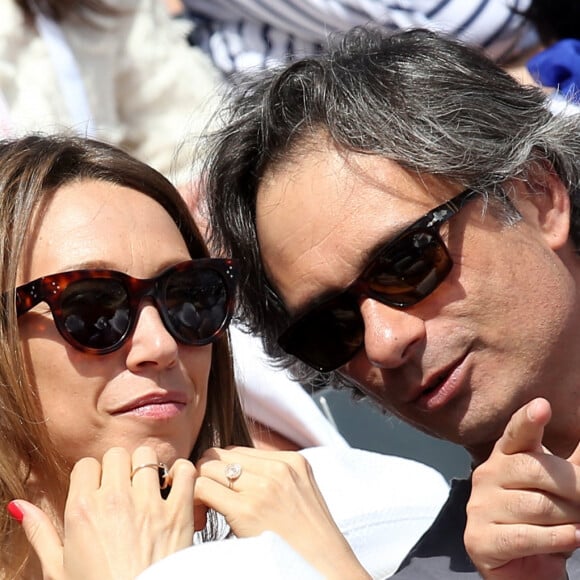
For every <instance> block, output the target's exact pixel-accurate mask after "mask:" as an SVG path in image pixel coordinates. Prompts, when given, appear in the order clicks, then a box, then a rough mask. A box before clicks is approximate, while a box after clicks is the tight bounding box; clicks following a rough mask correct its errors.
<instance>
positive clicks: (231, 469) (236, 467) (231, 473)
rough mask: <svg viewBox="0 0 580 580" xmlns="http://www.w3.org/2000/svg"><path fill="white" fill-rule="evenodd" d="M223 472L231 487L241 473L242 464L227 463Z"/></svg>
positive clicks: (231, 487)
mask: <svg viewBox="0 0 580 580" xmlns="http://www.w3.org/2000/svg"><path fill="white" fill-rule="evenodd" d="M224 473H225V475H226V479H227V480H228V487H229V488H230V489H233V484H234V481H236V479H238V478H239V477H240V475H242V466H241V465H240V464H239V463H228V464H227V465H226V467H225V469H224Z"/></svg>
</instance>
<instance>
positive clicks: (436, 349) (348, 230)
mask: <svg viewBox="0 0 580 580" xmlns="http://www.w3.org/2000/svg"><path fill="white" fill-rule="evenodd" d="M518 187H519V189H521V190H522V193H525V191H524V188H523V186H518ZM459 191H460V188H459V187H457V186H454V185H450V184H449V183H445V182H443V181H442V180H438V179H435V178H433V177H432V176H425V175H423V176H421V175H418V174H416V173H413V172H411V171H408V170H405V169H403V168H402V167H401V166H399V165H397V164H396V163H394V162H392V161H389V160H387V159H382V158H379V157H376V156H372V155H361V154H355V153H349V154H348V155H345V154H344V153H340V152H339V151H337V150H336V149H335V148H334V147H332V146H331V145H329V144H328V142H325V141H324V140H323V139H321V142H320V144H319V145H318V146H316V148H309V149H308V148H307V149H306V150H305V152H304V153H302V154H301V155H300V156H298V157H295V158H293V160H292V161H290V162H288V163H286V164H283V165H279V166H276V167H275V168H274V169H272V170H270V171H269V172H267V173H266V175H265V178H264V180H263V182H262V183H261V185H260V189H259V191H258V197H257V230H258V239H259V244H260V249H261V252H262V258H263V261H264V264H265V267H266V271H267V273H268V276H269V277H270V280H271V282H272V283H273V284H274V286H275V288H276V289H277V291H278V293H279V295H280V297H281V298H282V299H283V300H284V302H285V304H286V305H287V307H288V309H289V311H290V312H291V313H292V314H293V315H298V314H301V313H302V312H304V311H305V310H307V309H308V306H309V305H310V304H312V303H313V301H315V300H316V299H317V298H318V297H320V296H321V295H322V294H326V293H328V292H329V291H330V292H332V291H337V290H340V289H342V288H344V287H346V286H347V285H348V284H349V283H351V282H352V281H353V280H355V279H356V278H357V277H358V276H359V274H360V273H361V271H362V270H363V269H364V267H365V266H366V265H367V264H368V261H369V252H370V250H371V249H373V248H376V247H377V245H379V244H380V243H386V242H388V241H389V240H390V239H392V238H393V237H394V236H395V235H396V234H397V233H399V232H400V231H402V230H403V229H404V228H405V227H406V226H408V225H410V224H411V223H412V222H414V221H416V220H417V219H418V218H420V217H421V216H422V215H423V214H425V213H426V212H428V211H429V210H431V209H433V208H434V207H436V206H437V205H439V204H441V203H443V202H445V201H447V200H448V199H450V198H452V197H453V196H454V195H456V194H457V193H458V192H459ZM537 199H539V198H529V197H526V198H525V199H524V196H523V195H518V196H517V207H518V209H519V210H520V211H521V212H522V214H523V220H522V221H520V222H519V223H518V224H516V225H515V226H511V227H508V226H505V225H502V224H501V223H500V221H498V219H497V218H496V217H494V215H492V214H490V213H487V214H486V213H484V212H483V202H482V200H481V199H476V200H474V201H471V202H470V203H469V204H467V205H466V206H465V207H464V208H463V209H461V211H460V212H459V213H458V214H457V215H456V216H455V217H453V218H452V219H451V220H450V221H449V222H448V223H447V224H445V225H444V226H443V227H442V228H441V236H442V238H443V239H444V241H445V243H446V245H447V247H448V250H449V253H450V255H451V258H452V260H453V263H454V265H453V268H452V270H451V272H450V274H449V275H448V276H447V278H446V279H445V280H444V281H443V282H442V283H441V285H440V286H439V287H438V288H436V290H435V291H434V292H433V293H432V294H430V295H429V296H428V297H427V298H425V299H424V300H422V301H421V302H419V303H418V304H416V305H415V306H412V307H410V308H407V309H404V310H401V309H397V308H393V307H389V306H386V305H384V304H382V303H380V302H377V301H376V300H373V299H370V298H368V297H365V296H361V297H360V299H359V307H360V311H361V313H362V317H363V319H364V325H365V334H364V347H363V348H361V349H360V350H359V351H358V353H357V354H356V355H355V356H354V357H353V358H352V359H351V360H350V361H349V362H348V363H347V364H345V365H344V366H343V367H342V368H341V369H340V372H341V373H343V374H345V375H347V376H348V377H350V378H351V379H352V380H353V382H354V383H355V384H356V385H357V386H358V387H359V388H360V389H361V390H362V391H363V392H364V393H366V394H367V395H369V396H370V397H371V398H373V399H374V400H376V401H377V402H378V403H379V404H380V405H381V406H383V407H384V408H386V409H388V410H390V411H392V412H394V413H395V414H397V415H398V416H400V417H401V418H403V419H404V420H406V421H408V422H410V423H412V424H414V425H416V426H417V427H419V428H421V429H423V430H424V431H427V432H429V433H432V434H434V435H437V436H439V437H442V438H445V439H449V440H452V441H455V442H458V443H461V444H462V445H464V446H466V447H468V448H469V449H470V451H472V453H473V454H474V455H475V456H476V457H477V456H478V455H479V456H484V455H485V453H487V451H488V448H489V445H490V443H491V442H493V441H494V440H495V439H496V438H497V437H498V435H499V434H500V433H501V431H502V429H503V427H504V425H505V423H506V421H507V418H508V417H509V415H510V414H511V413H512V412H513V410H515V409H516V408H517V407H519V406H520V405H521V404H523V403H525V402H526V401H528V400H529V399H530V398H531V397H533V396H538V395H543V396H547V397H548V398H551V396H550V393H551V392H552V391H553V390H554V385H558V387H564V379H563V377H567V376H570V374H573V373H571V372H570V368H569V367H566V366H565V365H570V364H572V363H571V362H570V356H569V352H570V350H569V349H570V347H569V346H567V347H565V346H564V345H566V344H570V341H573V340H574V339H573V338H572V336H573V335H575V333H576V327H577V324H575V323H574V320H575V316H576V315H575V314H574V313H573V311H572V308H573V303H574V300H573V295H574V292H575V287H574V282H573V280H572V277H571V275H570V272H569V270H568V268H567V267H566V266H565V263H564V262H563V261H562V259H561V258H560V255H559V254H560V253H562V252H564V249H562V247H563V246H564V245H565V242H562V241H561V240H562V239H565V238H566V235H565V234H564V235H563V236H562V235H561V234H559V235H555V234H554V232H552V231H551V230H549V229H548V227H549V226H546V224H545V223H544V222H545V221H546V220H545V218H544V214H546V211H545V210H546V208H544V207H543V206H542V204H540V203H539V202H538V201H537ZM533 200H536V201H533ZM566 219H567V218H566ZM560 222H561V220H560V221H559V222H558V223H560ZM577 339H578V337H576V340H577ZM576 344H577V342H576ZM566 348H568V350H566ZM574 358H576V357H574ZM574 364H575V363H574ZM560 392H561V391H560ZM564 392H567V391H564ZM563 399H564V395H562V396H560V395H559V398H558V401H557V402H554V401H553V400H552V404H553V405H555V406H556V407H557V406H558V405H559V404H560V405H561V407H562V409H569V408H570V407H569V405H570V402H569V401H564V400H563ZM574 408H576V407H574ZM575 424H577V423H575Z"/></svg>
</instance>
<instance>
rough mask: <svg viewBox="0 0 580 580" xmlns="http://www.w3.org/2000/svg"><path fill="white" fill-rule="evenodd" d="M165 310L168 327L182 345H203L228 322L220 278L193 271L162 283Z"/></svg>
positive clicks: (209, 271) (176, 274)
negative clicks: (164, 283) (163, 285)
mask: <svg viewBox="0 0 580 580" xmlns="http://www.w3.org/2000/svg"><path fill="white" fill-rule="evenodd" d="M164 294H165V307H166V315H167V318H168V323H169V325H170V326H171V328H172V329H173V331H174V332H175V335H176V337H177V338H178V339H179V340H180V341H182V342H184V343H186V344H196V345H200V344H206V343H208V342H210V341H211V340H212V339H213V338H214V337H215V336H216V335H217V334H218V333H219V331H220V330H221V329H222V328H223V327H224V324H225V322H226V320H227V318H228V291H227V287H226V283H225V281H224V279H223V278H222V275H221V274H220V273H219V272H218V271H216V270H213V269H209V268H204V269H202V268H197V269H192V270H188V271H183V272H174V273H172V274H171V276H169V277H168V279H167V280H166V286H165V292H164Z"/></svg>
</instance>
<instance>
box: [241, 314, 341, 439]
mask: <svg viewBox="0 0 580 580" xmlns="http://www.w3.org/2000/svg"><path fill="white" fill-rule="evenodd" d="M230 339H231V343H232V353H233V358H234V371H235V377H236V385H237V387H238V392H239V395H240V399H241V402H242V408H243V409H244V412H245V413H246V414H247V415H248V416H249V417H251V418H252V419H255V420H256V421H259V422H260V423H262V424H263V425H265V426H266V427H270V428H271V429H273V430H275V431H277V432H278V433H280V434H281V435H284V437H286V438H288V439H290V440H291V441H293V442H294V443H297V444H298V445H299V446H301V447H314V446H319V445H336V446H339V447H348V443H347V442H346V440H345V439H344V437H343V436H342V435H341V434H340V433H339V432H338V430H337V429H336V426H335V425H333V424H332V423H331V422H330V421H329V420H328V419H327V418H326V417H325V416H324V415H323V414H322V412H321V411H320V409H319V408H318V406H317V405H316V403H315V402H314V400H313V399H312V397H311V396H310V395H309V394H308V393H307V392H306V391H305V390H304V389H303V388H302V387H301V386H300V385H299V384H298V383H297V382H296V381H294V380H292V379H291V378H290V376H289V375H288V373H287V372H286V371H284V370H283V369H277V368H275V367H273V366H272V365H271V363H270V362H269V361H268V359H267V357H266V354H265V353H264V350H263V349H262V343H261V341H260V339H258V338H257V337H255V336H252V335H250V334H247V333H245V332H242V331H241V330H240V329H239V328H237V327H236V326H235V325H231V326H230Z"/></svg>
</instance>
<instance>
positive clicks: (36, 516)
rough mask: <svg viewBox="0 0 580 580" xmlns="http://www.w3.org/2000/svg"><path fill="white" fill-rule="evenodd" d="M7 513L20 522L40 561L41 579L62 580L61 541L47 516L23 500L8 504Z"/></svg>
mask: <svg viewBox="0 0 580 580" xmlns="http://www.w3.org/2000/svg"><path fill="white" fill-rule="evenodd" d="M9 511H10V512H11V513H12V514H13V517H16V518H17V519H19V520H20V521H21V524H22V528H23V529H24V533H25V534H26V537H27V538H28V541H29V542H30V545H31V546H32V549H33V550H34V551H35V552H36V555H37V556H38V559H39V560H40V563H41V566H42V571H43V577H44V578H47V579H48V578H49V579H51V580H60V579H64V578H65V575H64V569H63V545H62V541H61V538H60V536H59V534H58V532H57V530H56V528H55V527H54V525H53V523H52V522H51V521H50V519H49V518H48V516H47V515H46V514H45V513H44V512H43V511H42V510H41V509H39V508H37V507H36V506H35V505H33V504H31V503H29V502H27V501H24V500H17V501H13V502H10V504H9Z"/></svg>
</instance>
